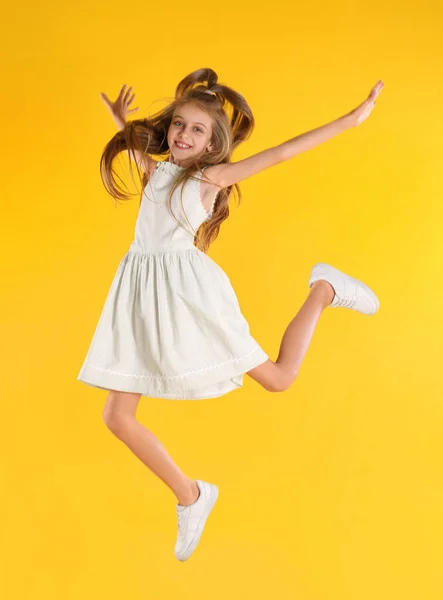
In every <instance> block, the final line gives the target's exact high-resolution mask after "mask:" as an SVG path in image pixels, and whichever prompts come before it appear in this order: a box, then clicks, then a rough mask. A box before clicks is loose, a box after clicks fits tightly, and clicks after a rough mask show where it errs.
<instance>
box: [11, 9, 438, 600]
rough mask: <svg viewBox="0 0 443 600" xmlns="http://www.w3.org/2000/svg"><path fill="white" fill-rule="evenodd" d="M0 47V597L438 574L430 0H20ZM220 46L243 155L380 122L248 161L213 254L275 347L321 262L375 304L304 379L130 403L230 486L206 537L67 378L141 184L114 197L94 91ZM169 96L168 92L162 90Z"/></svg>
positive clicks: (147, 102) (425, 587)
mask: <svg viewBox="0 0 443 600" xmlns="http://www.w3.org/2000/svg"><path fill="white" fill-rule="evenodd" d="M2 17H3V23H2V26H1V27H2V32H1V40H2V41H1V44H2V52H1V61H2V65H1V68H2V82H3V86H2V87H3V90H2V94H1V96H2V100H1V102H2V166H3V176H2V188H3V189H2V192H3V193H2V215H1V217H2V218H1V221H2V236H1V239H2V245H3V248H2V257H3V261H2V265H3V266H2V271H3V272H2V282H3V285H4V292H3V294H2V311H1V315H2V316H1V319H2V339H3V344H2V356H1V364H2V386H1V387H2V403H1V406H2V435H1V451H2V467H1V471H0V486H1V531H0V534H1V542H2V543H1V548H2V549H1V553H2V556H1V557H0V558H1V560H0V597H1V598H2V599H4V600H24V599H26V600H28V599H29V600H31V599H32V600H37V599H44V600H53V599H54V600H55V599H57V600H86V599H89V598H91V599H94V600H95V599H97V598H107V599H108V600H111V599H114V598H119V599H122V598H124V599H125V600H129V599H131V600H133V599H138V598H140V599H141V598H143V599H145V598H152V599H159V600H160V599H161V600H166V599H170V598H171V599H172V598H174V599H176V598H180V599H181V600H187V599H191V598H192V599H193V598H196V597H205V598H213V599H223V600H224V599H226V598H230V599H232V600H234V599H235V600H237V599H244V598H254V599H258V598H260V599H261V598H279V599H285V600H286V599H288V600H289V599H293V598H294V599H303V600H373V599H374V598H375V597H376V598H378V599H380V600H381V599H383V600H385V599H389V600H392V599H394V598H395V599H396V598H401V599H402V600H406V599H408V600H409V599H414V600H416V599H417V598H423V599H426V600H434V599H441V597H442V594H443V574H442V558H443V542H442V525H443V479H442V457H443V436H442V422H443V393H442V392H443V386H442V368H441V354H442V353H441V348H442V344H441V337H442V333H443V323H442V312H441V306H442V300H443V284H442V277H441V273H442V252H443V243H442V237H441V230H442V218H443V208H442V206H443V203H442V199H441V198H442V191H443V184H442V177H441V163H442V158H443V152H442V145H441V139H442V133H443V123H442V117H441V114H442V112H441V111H442V106H443V89H442V78H441V64H442V58H443V57H442V54H443V53H442V46H441V44H440V41H439V36H440V34H441V28H442V17H443V10H442V8H441V3H438V2H435V1H434V2H432V1H430V0H424V1H423V2H420V3H417V2H406V3H405V2H399V1H395V2H389V3H387V2H380V1H375V2H366V3H359V2H358V3H356V2H349V1H348V2H347V1H343V0H341V1H338V2H319V3H314V2H311V3H307V4H306V3H304V2H303V3H301V2H299V3H293V2H289V1H287V2H273V3H271V4H268V3H264V4H263V5H262V6H261V7H259V5H258V3H257V2H243V3H239V2H230V1H229V2H224V3H222V4H220V3H205V4H200V5H198V4H186V3H183V2H174V1H170V2H168V3H158V4H156V5H152V4H150V3H145V2H132V3H131V4H122V3H121V2H113V1H107V2H100V1H98V2H83V1H80V2H75V3H74V2H71V3H61V2H60V3H54V4H51V3H49V2H46V3H43V4H36V3H35V2H29V1H26V2H24V3H11V4H10V5H9V7H8V8H7V9H6V13H5V12H4V13H3V15H2ZM200 67H211V68H213V69H214V70H215V71H216V72H217V73H218V75H219V79H220V81H221V82H223V83H226V84H228V85H230V86H232V87H233V88H235V89H237V90H238V91H239V92H240V93H242V94H243V95H244V96H245V97H246V99H247V100H248V102H249V103H250V106H251V108H252V110H253V113H254V115H255V117H256V129H255V131H254V133H253V135H252V137H251V139H250V140H249V141H248V142H246V143H245V144H244V145H243V146H241V147H240V148H239V149H238V151H237V152H236V153H235V155H234V160H239V159H241V158H244V157H246V156H249V155H251V154H253V153H255V152H259V151H261V150H263V149H265V148H267V147H270V146H273V145H276V144H278V143H281V142H283V141H285V140H287V139H290V138H292V137H295V136H296V135H298V134H300V133H303V132H305V131H308V130H311V129H313V128H316V127H319V126H320V125H323V124H325V123H327V122H330V121H332V120H334V119H336V118H338V117H340V116H342V115H343V114H345V113H347V112H349V111H350V110H352V109H353V108H355V107H356V106H357V105H359V104H360V103H361V102H363V100H364V99H365V98H366V97H367V95H368V94H369V91H370V89H371V88H372V86H373V85H375V83H376V82H377V81H378V80H379V79H382V80H383V81H384V83H385V88H384V90H383V91H382V93H381V95H380V97H379V99H378V101H377V105H376V107H375V109H374V111H373V113H372V114H371V116H370V117H369V119H368V120H367V121H365V122H364V123H363V124H362V125H361V126H359V127H357V128H354V129H352V130H348V131H346V132H344V133H343V134H341V135H339V136H337V137H336V138H334V139H332V140H330V141H328V142H327V143H325V144H323V145H321V146H318V147H316V148H315V149H313V150H311V151H309V152H306V153H304V154H302V155H299V156H296V157H294V158H293V159H291V160H289V161H287V162H285V163H284V164H280V165H278V166H275V167H273V168H271V169H269V170H267V171H265V172H262V173H260V174H258V175H256V176H255V177H254V178H251V179H249V180H246V181H244V182H242V183H241V188H242V191H243V194H244V197H243V202H242V204H241V206H240V208H237V207H236V203H232V213H231V215H232V216H231V218H230V219H229V220H228V222H225V223H224V224H223V226H222V230H221V233H220V236H219V238H218V240H217V241H216V242H215V243H214V244H213V246H211V248H210V250H209V254H210V256H211V257H212V258H213V259H214V260H215V261H217V262H218V263H219V264H220V265H221V266H222V268H224V269H225V271H226V272H227V273H228V274H229V277H230V279H231V281H232V283H233V285H234V287H235V289H236V292H237V295H238V298H239V301H240V304H241V307H242V311H243V314H244V315H245V317H246V318H247V319H248V322H249V323H250V327H251V333H252V335H253V336H254V337H255V338H256V339H257V341H258V342H259V343H260V344H261V345H262V347H263V348H264V349H265V350H266V351H267V352H268V353H269V355H270V357H271V358H273V359H274V360H275V359H276V357H277V354H278V349H279V346H280V341H281V337H282V335H283V333H284V330H285V328H286V326H287V324H288V323H289V322H290V320H291V319H292V318H293V316H294V315H295V314H296V312H297V310H298V309H299V307H300V306H301V304H302V303H303V301H304V299H305V297H306V295H307V293H308V283H307V282H308V277H309V274H310V270H311V268H312V266H313V265H314V264H315V263H316V262H328V263H330V264H332V265H334V266H336V267H337V268H339V269H341V270H344V271H345V272H347V273H349V274H350V275H352V276H354V277H357V278H359V279H362V280H363V281H365V283H367V284H368V285H370V286H371V287H372V288H373V289H374V291H375V292H376V293H377V294H378V296H379V299H380V303H381V308H380V311H379V313H378V314H377V315H376V316H371V317H368V316H363V315H361V314H359V313H357V312H355V311H352V310H346V309H329V310H326V311H325V312H324V314H323V316H322V317H321V320H320V323H319V326H318V328H317V330H316V333H315V336H314V339H313V342H312V344H311V347H310V349H309V351H308V355H307V357H306V360H305V362H304V363H303V366H302V369H301V372H300V375H299V377H298V380H297V381H296V382H295V383H294V385H293V386H292V387H291V388H290V389H289V390H288V391H286V392H284V393H282V394H271V393H268V392H266V391H265V390H264V389H263V388H261V387H260V386H259V385H258V384H257V383H256V382H255V381H253V380H252V379H251V378H249V377H248V376H245V382H244V387H243V389H241V390H238V391H235V392H232V393H231V394H228V395H226V396H225V397H221V398H217V399H212V400H205V401H188V402H183V401H173V400H162V399H150V398H142V400H141V402H140V407H139V412H138V417H139V419H140V421H141V422H142V423H143V424H144V425H145V426H146V427H148V428H149V429H150V430H152V431H153V432H154V433H155V434H156V435H157V436H158V437H159V438H160V439H161V440H162V442H163V443H164V444H165V446H166V448H167V449H168V451H169V452H170V454H171V456H172V457H173V458H174V459H175V460H176V461H177V463H178V464H179V466H180V467H181V468H182V469H183V471H184V472H185V473H186V474H187V475H189V476H190V477H194V478H201V479H204V480H207V481H211V482H213V483H216V484H217V485H218V486H219V490H220V496H219V501H218V504H217V506H216V509H215V510H214V512H213V513H212V515H211V517H210V519H209V521H208V523H207V526H206V528H205V531H204V533H203V537H202V539H201V541H200V544H199V546H198V548H197V550H196V552H195V554H194V555H193V556H192V557H191V558H190V559H189V560H188V561H187V562H185V563H180V562H179V561H177V560H176V559H175V557H174V554H173V547H174V544H175V539H176V515H175V497H174V496H173V494H172V493H171V492H170V490H169V489H168V488H167V487H166V486H165V485H164V484H163V483H162V482H161V481H160V480H159V479H157V478H156V477H155V476H154V475H152V474H151V473H150V472H149V471H148V470H147V468H146V467H145V466H144V465H143V464H142V463H141V462H140V461H139V460H138V459H137V458H136V457H135V456H134V455H132V454H131V452H130V451H129V450H128V449H127V448H126V447H125V446H124V445H123V444H122V443H121V442H119V441H118V440H117V438H115V437H114V436H113V435H112V434H111V433H110V432H109V431H108V430H107V429H106V427H105V425H104V423H103V421H102V410H103V407H104V403H105V400H106V395H107V392H105V391H103V390H98V389H95V388H91V387H89V386H86V385H85V384H83V383H81V382H78V381H77V380H76V377H77V374H78V371H79V369H80V366H81V364H82V362H83V360H84V357H85V355H86V352H87V349H88V347H89V344H90V341H91V338H92V334H93V331H94V329H95V326H96V324H97V319H98V317H99V314H100V311H101V309H102V306H103V303H104V300H105V297H106V294H107V291H108V289H109V286H110V283H111V281H112V277H113V276H114V273H115V270H116V268H117V266H118V263H119V261H120V260H121V257H122V256H123V254H124V253H125V252H126V251H127V248H128V246H129V244H130V242H131V241H132V238H133V232H134V226H135V219H136V215H137V210H138V199H137V198H134V199H133V201H131V202H129V203H127V204H125V205H123V206H121V205H120V206H118V207H117V208H115V207H114V204H113V201H112V198H111V197H110V196H109V195H108V194H107V192H106V191H105V189H104V187H103V185H102V183H101V180H100V176H99V158H100V155H101V152H102V149H103V147H104V145H105V144H106V143H107V141H108V140H109V139H110V138H111V136H113V135H114V133H115V131H116V127H115V125H114V123H113V122H112V119H111V117H110V115H109V113H108V111H107V109H106V107H105V105H104V104H103V102H102V101H101V99H100V97H99V94H100V92H101V91H104V92H105V93H106V94H108V95H109V96H110V97H111V98H115V97H116V95H117V93H118V91H119V89H120V87H121V86H122V85H123V84H124V83H127V84H128V85H133V86H134V90H135V92H136V94H137V96H136V100H135V102H134V104H133V106H139V107H140V108H139V111H138V113H136V114H135V115H134V117H136V118H139V117H142V116H143V115H144V114H148V110H150V107H151V106H152V107H153V108H155V109H157V108H159V107H160V106H163V103H162V102H161V100H157V99H161V98H162V97H165V96H172V95H173V94H174V90H175V86H176V85H177V83H178V82H179V80H180V79H182V78H183V77H184V76H185V75H186V74H188V73H189V72H191V71H193V70H195V69H197V68H200ZM153 102H154V103H155V105H153V104H152V103H153Z"/></svg>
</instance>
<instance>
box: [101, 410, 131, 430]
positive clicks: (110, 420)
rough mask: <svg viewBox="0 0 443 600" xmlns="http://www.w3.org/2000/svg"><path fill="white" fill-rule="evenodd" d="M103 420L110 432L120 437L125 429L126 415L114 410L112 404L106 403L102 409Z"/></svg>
mask: <svg viewBox="0 0 443 600" xmlns="http://www.w3.org/2000/svg"><path fill="white" fill-rule="evenodd" d="M102 417H103V422H104V423H105V425H106V427H107V428H108V429H109V430H110V431H112V433H113V434H114V435H115V436H116V437H118V438H120V437H122V435H123V433H124V431H125V430H126V424H127V420H128V418H129V417H128V415H127V414H125V413H123V412H122V411H119V410H116V409H115V408H114V407H113V406H112V405H108V404H107V405H106V406H105V408H104V410H103V414H102Z"/></svg>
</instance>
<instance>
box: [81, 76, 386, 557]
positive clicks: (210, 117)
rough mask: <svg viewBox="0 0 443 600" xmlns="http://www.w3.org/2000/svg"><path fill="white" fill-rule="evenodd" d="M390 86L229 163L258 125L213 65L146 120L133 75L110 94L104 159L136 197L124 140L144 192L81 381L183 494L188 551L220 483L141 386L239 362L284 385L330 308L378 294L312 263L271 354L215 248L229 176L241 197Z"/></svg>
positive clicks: (160, 386) (169, 393) (207, 391)
mask: <svg viewBox="0 0 443 600" xmlns="http://www.w3.org/2000/svg"><path fill="white" fill-rule="evenodd" d="M383 85H384V84H383V83H382V82H381V81H379V82H378V83H377V84H376V86H375V87H374V88H373V89H372V90H371V93H370V94H369V97H368V98H367V100H365V101H364V102H363V103H362V104H361V105H360V106H358V107H357V108H356V109H354V110H353V111H351V112H350V113H347V114H345V115H344V116H342V117H340V118H339V119H337V120H335V121H333V122H331V123H328V124H327V125H324V126H323V127H319V128H318V129H314V130H313V131H309V132H307V133H305V134H303V135H299V136H297V137H295V138H292V139H290V140H288V141H286V142H283V143H281V144H279V145H277V146H274V147H271V148H268V149H266V150H263V151H262V152H259V153H258V154H255V155H254V156H251V157H249V158H246V159H244V160H240V161H237V162H231V155H232V152H233V150H234V149H235V148H237V146H238V145H239V144H240V143H241V142H243V141H245V140H246V139H247V138H248V137H249V136H250V134H251V133H252V130H253V128H254V117H253V115H252V112H251V110H250V108H249V106H248V104H247V102H246V100H245V99H244V98H243V96H241V95H240V94H239V93H238V92H236V91H234V90H233V89H232V88H230V87H228V86H226V85H223V84H222V83H219V82H218V78H217V74H216V73H215V72H214V71H213V70H212V69H198V70H197V71H195V72H193V73H190V74H189V75H187V76H186V77H185V78H184V79H183V80H182V81H180V83H179V84H178V86H177V88H176V92H175V98H174V99H173V101H172V102H170V104H168V105H167V106H166V108H164V109H163V110H161V111H160V112H158V113H156V114H154V115H153V116H152V117H149V118H145V119H139V120H132V121H128V122H126V117H127V116H128V115H129V114H131V113H133V112H135V111H136V110H138V109H137V108H132V109H130V108H129V106H130V104H131V102H132V101H133V99H134V97H135V94H133V95H132V96H131V90H132V87H130V88H129V89H128V90H126V85H124V86H123V87H122V89H121V90H120V93H119V95H118V98H117V100H116V101H115V102H111V101H110V100H109V99H108V97H107V96H106V95H105V94H102V95H101V96H102V99H103V100H104V102H105V103H106V105H107V107H108V108H109V110H110V112H111V114H112V116H113V118H114V119H115V122H116V123H117V126H118V127H119V129H120V131H119V132H118V133H117V134H116V135H114V137H113V138H112V139H111V140H110V141H109V143H108V144H107V145H106V146H105V148H104V151H103V154H102V157H101V162H100V168H101V176H102V180H103V183H104V185H105V188H106V189H107V191H108V192H109V193H110V194H111V195H112V196H113V197H114V198H116V199H118V198H120V199H127V198H128V197H129V196H128V195H127V194H125V193H124V190H122V189H121V188H120V187H119V185H118V183H117V181H116V177H115V176H116V173H115V171H114V169H113V163H114V159H115V158H116V157H117V156H118V155H119V153H120V152H122V151H127V152H128V154H129V157H130V158H132V159H133V160H134V162H135V163H136V167H137V172H138V174H139V176H140V178H141V182H142V193H141V198H140V207H139V213H138V216H137V221H136V224H135V235H134V240H133V242H132V243H131V245H130V247H129V249H128V251H127V252H126V254H125V255H124V256H123V258H122V260H121V262H120V264H119V266H118V268H117V272H116V274H115V277H114V280H113V281H112V284H111V287H110V290H109V292H108V296H107V298H106V301H105V304H104V307H103V310H102V313H101V315H100V319H99V321H98V325H97V328H96V331H95V333H94V336H93V338H92V342H91V345H90V348H89V351H88V353H87V355H86V358H85V361H84V363H83V366H82V367H81V370H80V373H79V375H78V378H77V379H78V380H79V381H82V382H84V383H86V384H88V385H91V386H95V387H97V388H101V389H106V390H109V393H108V397H107V402H106V406H105V409H104V413H103V418H104V421H105V423H106V425H107V427H108V428H109V429H110V430H111V431H112V432H113V433H114V434H115V435H116V436H117V437H118V438H119V439H120V440H121V441H122V442H124V443H125V444H126V445H127V446H128V448H129V449H130V450H131V451H132V452H133V453H134V454H135V455H136V456H137V457H138V458H139V459H140V460H141V461H142V462H143V463H144V464H145V465H146V466H147V467H148V468H149V469H150V470H151V471H152V472H153V473H154V474H155V475H156V476H157V477H159V478H160V479H161V480H162V481H163V482H164V483H165V484H166V485H167V486H169V488H170V489H171V490H172V492H173V493H174V495H175V496H176V498H177V500H178V504H177V506H176V511H177V518H178V535H177V541H176V545H175V549H174V552H175V556H176V557H177V558H178V559H179V560H181V561H184V560H186V559H187V558H189V557H190V556H191V554H192V552H193V551H194V550H195V548H196V546H197V544H198V542H199V540H200V537H201V534H202V531H203V527H204V525H205V523H206V520H207V518H208V516H209V514H210V512H211V510H212V508H213V506H214V504H215V502H216V500H217V497H218V489H217V486H216V485H214V484H211V483H208V482H205V481H202V480H200V479H197V480H193V479H191V478H190V477H188V476H186V475H185V474H184V473H183V472H182V471H181V470H180V469H179V467H178V466H177V465H176V464H175V463H174V461H173V460H172V458H171V457H170V456H169V454H168V453H167V451H166V449H165V448H164V447H163V445H162V444H161V442H160V441H159V440H158V439H157V438H156V437H155V435H154V434H153V433H151V432H150V431H148V430H147V429H145V427H143V426H142V425H141V423H139V422H138V421H137V419H136V410H137V406H138V403H139V400H140V397H141V396H151V397H155V398H169V399H177V400H178V399H182V400H184V399H188V400H197V399H205V398H216V397H219V396H222V395H224V394H227V393H229V392H231V391H233V390H235V389H238V388H240V387H241V386H242V385H243V375H244V373H247V374H248V375H249V376H250V377H252V378H253V379H254V380H255V381H257V382H258V383H259V384H260V385H262V386H263V387H264V388H265V389H266V390H268V391H270V392H282V391H284V390H287V389H288V388H289V386H290V385H292V383H293V382H294V381H295V379H296V377H297V374H298V372H299V370H300V366H301V364H302V361H303V359H304V357H305V354H306V352H307V349H308V346H309V344H310V342H311V338H312V336H313V333H314V329H315V327H316V325H317V322H318V320H319V318H320V315H321V314H322V312H323V310H324V309H325V308H326V307H327V306H330V307H340V306H342V307H346V308H350V309H353V310H356V311H359V312H361V313H363V314H367V315H371V314H374V313H376V312H377V310H378V308H379V302H378V299H377V297H376V295H375V294H374V293H373V292H372V291H371V290H370V289H369V288H368V287H367V286H366V285H365V284H363V283H362V282H361V281H359V280H357V279H354V278H352V277H350V276H349V275H346V274H345V273H342V272H341V271H339V270H338V269H335V268H334V267H332V266H330V265H328V264H324V263H320V264H316V265H315V266H314V267H313V268H312V271H311V274H310V278H309V282H308V284H309V287H310V292H309V294H308V296H307V299H306V301H305V302H304V304H303V306H302V307H301V309H300V311H299V312H298V314H297V315H296V316H295V317H294V319H293V320H292V321H291V322H290V323H289V325H288V327H287V329H286V331H285V333H284V335H283V339H282V341H281V346H280V351H279V354H278V357H277V360H276V361H275V362H274V361H272V360H270V359H269V357H268V355H267V354H266V352H265V351H264V350H263V349H262V348H261V347H260V345H259V344H258V343H257V342H256V340H255V339H254V338H253V337H252V336H251V334H250V331H249V326H248V323H247V322H246V320H245V319H244V317H243V315H242V313H241V310H240V306H239V303H238V300H237V298H236V295H235V292H234V290H233V288H232V286H231V282H230V279H229V277H228V276H227V275H226V273H225V272H224V271H223V270H222V269H221V268H220V267H219V266H218V265H217V263H215V262H214V261H213V260H212V259H211V258H210V257H209V256H208V255H207V253H206V252H207V249H208V247H209V246H210V244H211V243H212V242H213V241H214V239H216V237H217V235H218V232H219V229H220V225H221V224H222V223H223V221H224V220H225V219H227V218H228V216H229V208H228V200H229V197H230V195H231V192H232V191H233V189H234V188H235V189H236V191H237V193H238V195H239V199H240V198H241V193H240V190H239V186H238V182H239V181H242V180H244V179H246V178H247V177H251V176H252V175H254V174H256V173H259V172H260V171H262V170H263V169H267V168H269V167H271V166H273V165H275V164H278V163H280V162H282V161H285V160H288V159H290V158H292V157H294V156H296V155H297V154H299V153H301V152H304V151H306V150H308V149H310V148H313V147H314V146H316V145H318V144H320V143H322V142H325V141H326V140H329V139H330V138H332V137H334V136H335V135H337V134H338V133H341V132H342V131H344V130H345V129H347V128H349V127H355V126H357V125H359V124H360V123H362V122H363V121H364V120H365V119H367V117H368V116H369V115H370V114H371V111H372V109H373V107H374V105H375V101H376V98H377V96H378V95H379V93H380V92H381V90H382V88H383ZM228 111H229V112H228ZM153 156H157V157H160V158H161V160H158V161H157V160H154V158H153ZM130 164H131V163H130ZM203 171H205V172H204V173H203ZM131 172H132V171H131ZM177 213H178V214H179V216H180V218H177Z"/></svg>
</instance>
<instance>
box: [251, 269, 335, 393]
mask: <svg viewBox="0 0 443 600" xmlns="http://www.w3.org/2000/svg"><path fill="white" fill-rule="evenodd" d="M334 294H335V292H334V288H333V287H332V286H331V285H330V284H329V283H328V282H327V281H324V280H319V281H316V282H315V283H314V284H313V285H312V287H311V289H310V292H309V295H308V297H307V298H306V300H305V302H304V304H303V306H302V307H301V308H300V310H299V312H298V313H297V314H296V316H295V317H294V318H293V319H292V321H291V322H290V323H289V325H288V327H287V329H286V331H285V333H284V335H283V338H282V341H281V345H280V351H279V354H278V357H277V360H276V361H275V362H273V361H272V360H270V359H268V360H267V361H266V362H264V363H263V364H261V365H259V366H258V367H255V368H254V369H251V370H250V371H248V372H247V374H248V375H249V376H250V377H252V378H253V379H255V381H257V382H258V383H260V384H261V385H262V386H263V387H264V388H265V389H267V390H268V391H270V392H282V391H284V390H286V389H288V387H290V385H291V384H292V383H293V382H294V381H295V379H296V377H297V374H298V372H299V369H300V366H301V364H302V362H303V359H304V357H305V355H306V352H307V350H308V348H309V344H310V343H311V339H312V336H313V334H314V331H315V327H316V325H317V323H318V320H319V318H320V316H321V314H322V313H323V311H324V309H325V308H326V307H327V306H329V304H331V302H332V300H333V299H334Z"/></svg>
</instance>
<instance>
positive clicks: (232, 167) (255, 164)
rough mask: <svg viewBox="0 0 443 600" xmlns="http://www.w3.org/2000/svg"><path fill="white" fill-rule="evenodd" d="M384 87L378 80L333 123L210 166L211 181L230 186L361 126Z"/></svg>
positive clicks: (207, 170)
mask: <svg viewBox="0 0 443 600" xmlns="http://www.w3.org/2000/svg"><path fill="white" fill-rule="evenodd" d="M383 87H384V83H383V82H382V81H379V82H378V83H377V84H376V85H375V86H374V87H373V88H372V90H371V92H370V94H369V96H368V98H367V99H366V100H365V101H364V102H363V103H362V104H360V106H358V107H357V108H355V109H354V110H352V111H351V112H350V113H348V114H346V115H344V116H343V117H340V118H339V119H336V120H335V121H332V122H331V123H327V124H326V125H323V126H322V127H318V128H317V129H313V130H312V131H308V132H306V133H303V134H301V135H298V136H297V137H295V138H291V139H290V140H287V141H286V142H283V143H282V144H279V145H278V146H273V147H272V148H267V149H266V150H263V151H262V152H258V153H257V154H254V155H253V156H250V157H248V158H245V159H244V160H239V161H238V162H234V163H225V164H220V165H214V166H212V167H208V168H207V169H206V174H207V176H208V178H210V179H211V181H213V182H214V183H216V184H217V185H220V186H221V187H228V186H230V185H233V184H234V183H238V182H239V181H242V180H243V179H247V178H248V177H251V175H255V174H256V173H259V172H260V171H263V170H264V169H267V168H269V167H272V166H273V165H276V164H278V163H281V162H283V161H285V160H288V159H290V158H293V157H294V156H296V155H297V154H301V153H302V152H306V150H310V149H311V148H314V147H315V146H318V145H319V144H321V143H323V142H326V141H327V140H329V139H331V138H333V137H334V136H336V135H337V134H339V133H341V132H342V131H344V130H345V129H349V128H350V127H356V126H357V125H360V123H362V122H363V121H364V120H366V119H367V118H368V117H369V115H370V114H371V111H372V109H373V108H374V105H375V101H376V98H377V97H378V95H379V94H380V92H381V90H382V89H383Z"/></svg>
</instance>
